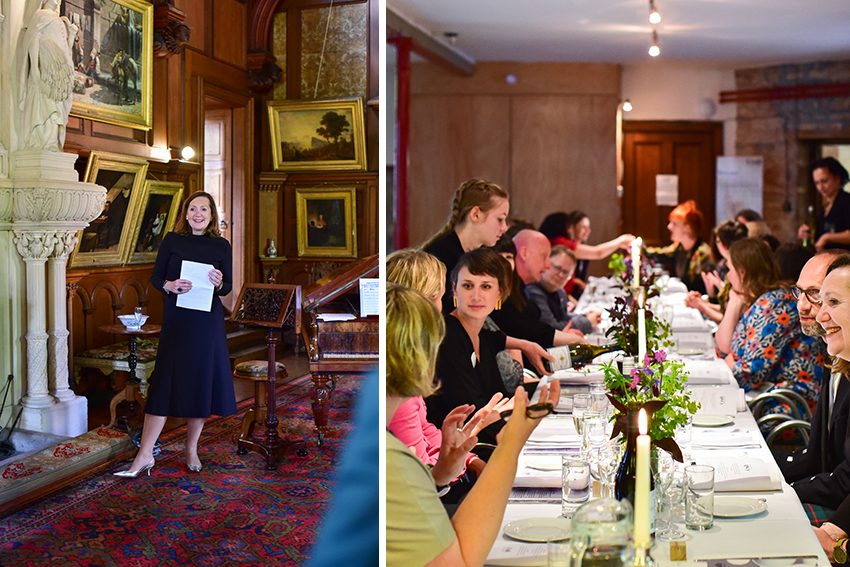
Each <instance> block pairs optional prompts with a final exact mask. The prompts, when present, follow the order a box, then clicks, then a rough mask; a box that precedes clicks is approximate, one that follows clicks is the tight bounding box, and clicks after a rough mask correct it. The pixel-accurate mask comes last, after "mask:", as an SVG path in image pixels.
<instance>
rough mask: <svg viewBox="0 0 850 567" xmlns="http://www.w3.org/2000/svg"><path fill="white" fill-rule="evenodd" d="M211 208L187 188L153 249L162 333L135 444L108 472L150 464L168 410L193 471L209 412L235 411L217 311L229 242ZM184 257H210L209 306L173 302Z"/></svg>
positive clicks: (226, 286) (131, 473)
mask: <svg viewBox="0 0 850 567" xmlns="http://www.w3.org/2000/svg"><path fill="white" fill-rule="evenodd" d="M218 225H219V221H218V213H217V211H216V206H215V202H214V201H213V199H212V196H210V194H209V193H204V192H203V191H199V192H197V193H193V194H192V195H190V196H189V198H188V199H187V200H186V201H185V202H184V203H183V207H182V209H181V214H180V216H179V217H178V219H177V224H176V226H175V227H174V232H170V233H168V234H167V235H166V236H165V238H164V239H163V241H162V244H161V245H160V248H159V252H158V253H157V256H156V264H155V265H154V269H153V274H152V275H151V284H152V285H153V286H154V287H155V288H156V289H158V290H160V291H162V292H163V293H164V294H165V308H164V309H163V314H162V333H161V334H160V340H159V350H158V352H157V355H156V365H155V367H154V371H153V374H152V375H151V380H150V388H149V389H148V395H147V402H146V403H145V425H144V429H143V433H142V441H141V446H140V448H139V452H138V453H137V454H136V458H135V460H134V461H133V464H132V466H131V467H130V468H129V469H128V470H124V471H119V472H116V473H115V474H116V475H118V476H125V477H136V476H138V474H139V473H141V472H145V471H147V472H148V474H150V469H151V468H153V466H154V458H153V446H154V442H155V441H156V439H157V437H159V434H160V432H161V431H162V428H163V426H164V425H165V420H166V419H167V416H172V417H182V418H186V421H187V433H186V448H185V456H186V466H187V467H188V469H189V470H190V471H192V472H200V470H201V461H200V459H198V439H199V438H200V436H201V431H202V429H203V427H204V420H205V419H206V418H207V417H209V416H210V415H213V414H215V415H231V414H234V413H236V396H235V394H234V391H233V378H232V374H231V372H230V357H229V354H228V351H227V336H226V333H225V330H224V311H223V309H222V305H221V300H220V299H219V297H220V296H223V295H227V294H228V293H230V290H231V288H232V285H233V284H232V282H233V277H232V276H233V262H232V251H231V249H230V243H229V242H227V240H225V239H224V238H222V237H221V233H220V232H219V229H218ZM184 260H189V261H192V262H198V263H202V264H210V265H212V266H213V268H212V269H211V270H210V271H209V273H208V274H207V277H209V281H210V282H211V283H212V284H213V286H215V290H214V293H213V298H212V308H211V310H210V311H197V310H194V309H186V308H183V307H178V306H177V296H178V295H181V294H183V293H186V292H188V291H189V290H191V289H192V282H191V281H190V280H187V279H181V278H180V270H181V266H182V264H183V261H184Z"/></svg>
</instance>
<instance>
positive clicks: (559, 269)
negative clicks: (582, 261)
mask: <svg viewBox="0 0 850 567" xmlns="http://www.w3.org/2000/svg"><path fill="white" fill-rule="evenodd" d="M552 269H553V270H555V271H556V272H558V273H559V274H561V275H562V276H569V275H571V274H572V270H565V269H564V268H562V267H561V266H556V265H555V264H552Z"/></svg>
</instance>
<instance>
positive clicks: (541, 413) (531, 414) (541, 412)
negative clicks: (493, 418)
mask: <svg viewBox="0 0 850 567" xmlns="http://www.w3.org/2000/svg"><path fill="white" fill-rule="evenodd" d="M553 411H555V406H553V405H552V404H550V403H549V402H540V403H538V404H531V405H530V406H528V407H527V408H525V415H526V417H528V418H529V419H541V418H544V417H546V416H547V415H549V414H550V413H552V412H553ZM511 413H513V410H508V411H503V412H502V413H501V414H499V415H501V416H502V419H506V418H508V417H510V416H511Z"/></svg>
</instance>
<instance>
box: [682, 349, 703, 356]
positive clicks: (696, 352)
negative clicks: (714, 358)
mask: <svg viewBox="0 0 850 567" xmlns="http://www.w3.org/2000/svg"><path fill="white" fill-rule="evenodd" d="M677 352H678V353H679V356H698V355H700V354H705V353H706V352H707V351H706V350H705V349H704V348H680V349H679V350H678V351H677Z"/></svg>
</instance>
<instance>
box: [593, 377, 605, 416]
mask: <svg viewBox="0 0 850 567" xmlns="http://www.w3.org/2000/svg"><path fill="white" fill-rule="evenodd" d="M607 394H608V387H607V386H606V385H605V382H591V383H590V402H591V404H592V407H593V411H596V412H600V413H603V414H604V413H605V412H606V411H607V410H608V395H607Z"/></svg>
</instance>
